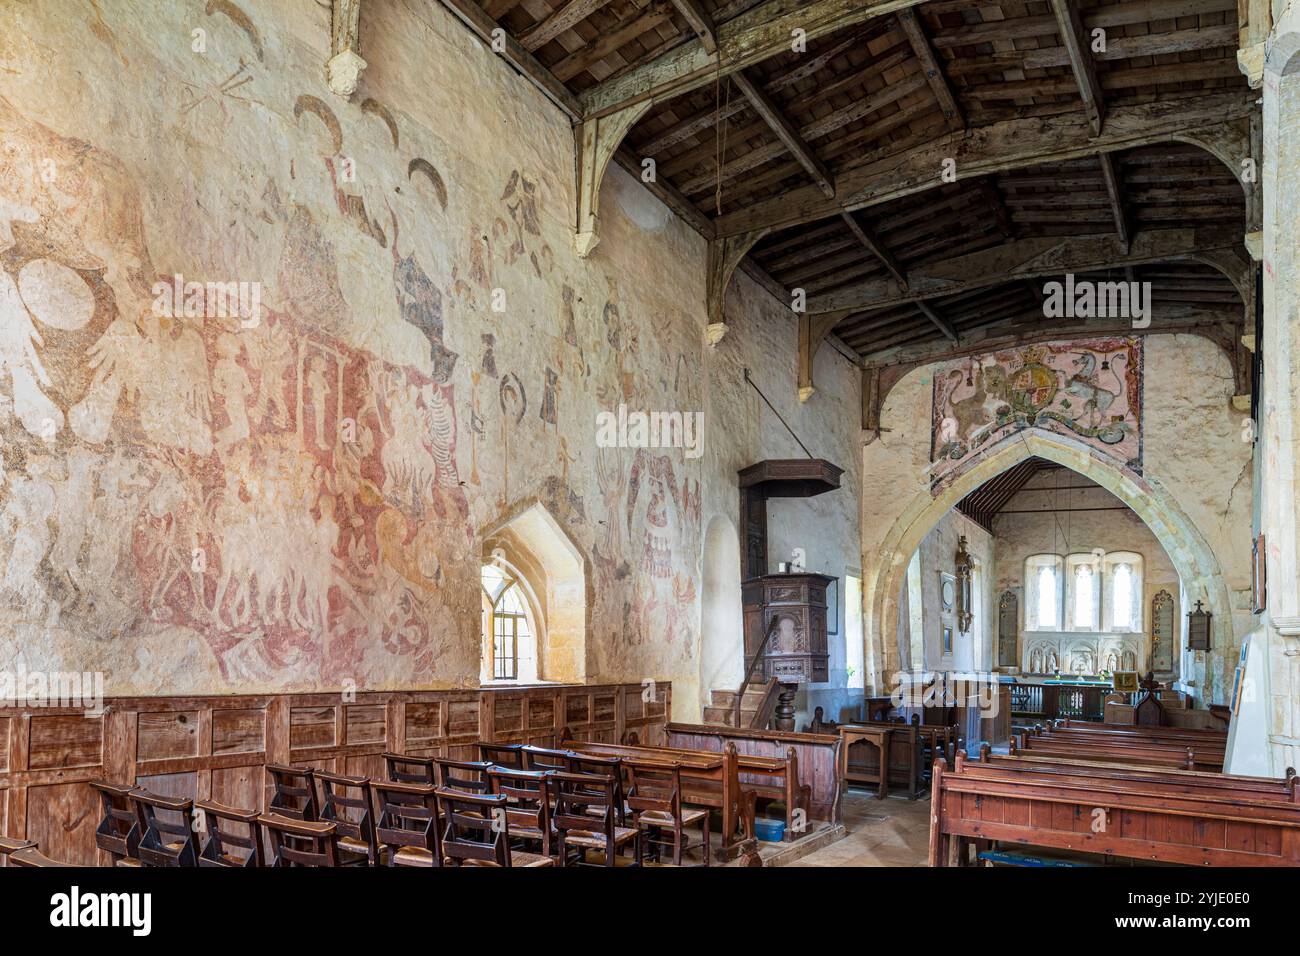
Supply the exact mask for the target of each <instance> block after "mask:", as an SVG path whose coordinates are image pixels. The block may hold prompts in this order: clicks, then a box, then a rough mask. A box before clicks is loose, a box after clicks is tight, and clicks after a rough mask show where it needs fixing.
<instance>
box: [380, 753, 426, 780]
mask: <svg viewBox="0 0 1300 956" xmlns="http://www.w3.org/2000/svg"><path fill="white" fill-rule="evenodd" d="M433 760H434V758H433V757H408V756H406V755H405V754H384V764H385V765H386V766H387V768H388V779H389V780H395V781H397V782H398V783H428V784H434V783H437V782H438V772H437V769H436V766H435V764H434V762H433Z"/></svg>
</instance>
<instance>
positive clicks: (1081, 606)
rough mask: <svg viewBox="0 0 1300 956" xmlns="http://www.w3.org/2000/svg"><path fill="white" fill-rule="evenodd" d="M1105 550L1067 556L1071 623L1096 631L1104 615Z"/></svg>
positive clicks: (1077, 627) (1072, 628)
mask: <svg viewBox="0 0 1300 956" xmlns="http://www.w3.org/2000/svg"><path fill="white" fill-rule="evenodd" d="M1100 557H1101V552H1095V553H1091V554H1083V553H1079V554H1071V555H1069V556H1068V557H1067V558H1066V559H1065V567H1066V601H1065V606H1066V607H1067V608H1069V614H1068V619H1069V620H1068V627H1069V629H1070V630H1072V631H1095V630H1097V626H1098V625H1097V622H1098V621H1099V620H1100V619H1101V616H1100V614H1099V612H1100V610H1101V560H1100Z"/></svg>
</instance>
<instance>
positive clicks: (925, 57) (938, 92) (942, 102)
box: [898, 10, 966, 129]
mask: <svg viewBox="0 0 1300 956" xmlns="http://www.w3.org/2000/svg"><path fill="white" fill-rule="evenodd" d="M898 25H899V26H901V27H902V28H903V33H904V34H905V35H906V36H907V42H908V43H909V44H911V47H912V52H913V53H915V54H916V58H917V59H918V60H920V61H921V68H922V69H923V70H925V78H926V80H927V81H928V82H929V84H930V89H931V90H933V91H934V98H935V99H936V100H938V101H939V107H940V109H942V110H943V118H944V119H945V120H946V121H947V122H948V126H949V127H950V128H951V129H960V128H962V127H963V126H965V125H966V118H965V117H964V116H963V115H962V112H961V105H960V104H959V103H958V102H957V97H955V96H953V95H952V87H951V86H949V85H948V78H947V77H946V76H944V73H943V68H942V67H940V66H939V61H938V60H936V59H935V57H934V50H933V49H932V48H931V46H930V40H929V39H928V38H927V37H926V35H925V27H923V26H922V25H921V21H920V19H919V18H918V17H917V15H916V11H915V10H900V11H899V12H898Z"/></svg>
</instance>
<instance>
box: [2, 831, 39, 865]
mask: <svg viewBox="0 0 1300 956" xmlns="http://www.w3.org/2000/svg"><path fill="white" fill-rule="evenodd" d="M35 846H36V844H35V843H33V842H32V841H31V840H23V839H19V838H18V837H6V836H0V864H2V865H4V866H9V865H11V864H9V863H8V862H7V861H8V859H9V856H10V855H11V854H13V853H17V852H18V851H19V850H30V849H32V848H34V847H35Z"/></svg>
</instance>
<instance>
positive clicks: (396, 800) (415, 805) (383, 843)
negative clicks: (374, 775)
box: [370, 781, 442, 867]
mask: <svg viewBox="0 0 1300 956" xmlns="http://www.w3.org/2000/svg"><path fill="white" fill-rule="evenodd" d="M370 789H371V791H372V793H373V794H374V797H373V803H374V806H375V808H376V810H377V811H378V817H377V819H376V823H375V839H376V841H377V842H378V844H379V846H380V847H381V848H382V850H383V851H384V852H383V855H384V856H386V858H387V861H388V865H389V866H425V867H434V866H438V867H440V866H442V833H441V830H440V828H439V821H438V797H437V788H436V787H435V786H434V785H433V784H431V783H400V782H398V781H386V782H382V783H381V782H374V783H371V784H370Z"/></svg>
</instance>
